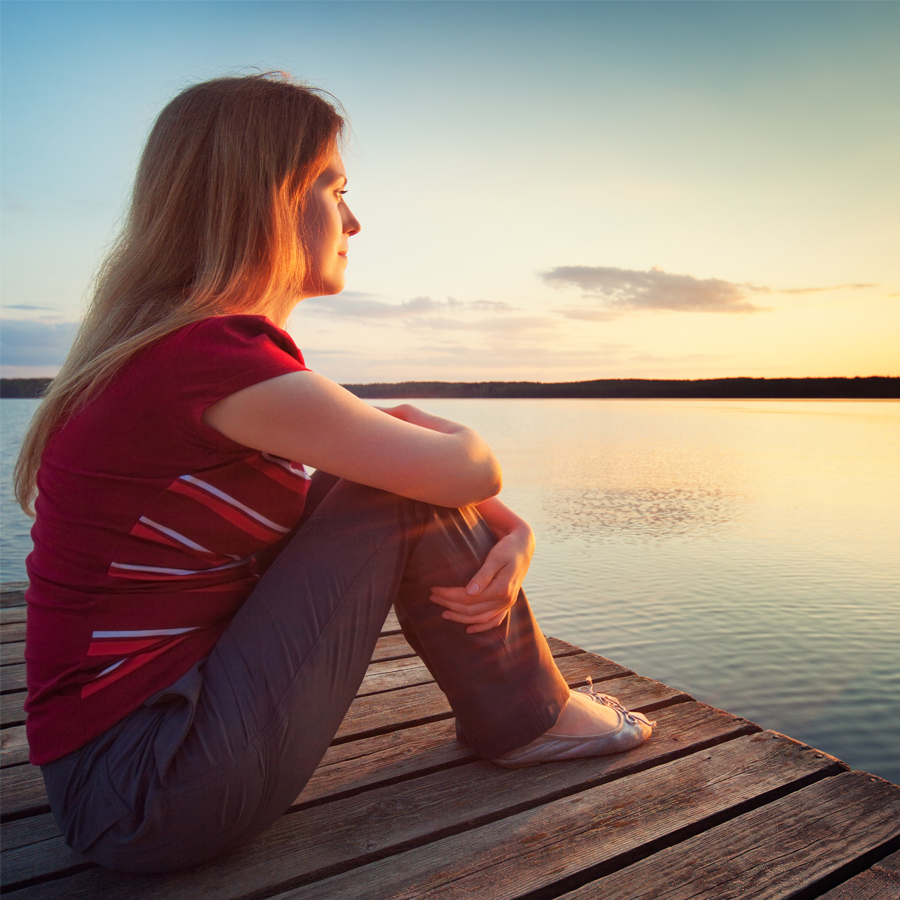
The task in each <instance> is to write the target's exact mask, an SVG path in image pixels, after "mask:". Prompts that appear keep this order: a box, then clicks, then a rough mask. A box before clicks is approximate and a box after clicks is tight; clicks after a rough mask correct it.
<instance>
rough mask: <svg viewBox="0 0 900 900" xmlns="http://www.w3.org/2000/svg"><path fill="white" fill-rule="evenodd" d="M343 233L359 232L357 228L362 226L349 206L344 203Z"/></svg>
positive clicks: (352, 233)
mask: <svg viewBox="0 0 900 900" xmlns="http://www.w3.org/2000/svg"><path fill="white" fill-rule="evenodd" d="M344 210H345V212H344V217H343V218H344V234H347V235H351V236H352V235H354V234H359V230H360V229H361V228H362V225H360V224H359V219H357V218H356V216H354V215H353V213H352V212H350V207H349V206H347V205H346V204H344Z"/></svg>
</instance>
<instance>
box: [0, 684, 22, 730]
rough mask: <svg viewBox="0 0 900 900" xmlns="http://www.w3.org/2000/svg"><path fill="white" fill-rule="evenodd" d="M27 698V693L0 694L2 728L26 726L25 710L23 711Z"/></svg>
mask: <svg viewBox="0 0 900 900" xmlns="http://www.w3.org/2000/svg"><path fill="white" fill-rule="evenodd" d="M26 696H27V694H26V693H25V691H12V692H10V693H8V694H0V727H2V728H7V727H8V726H10V725H24V724H25V710H24V709H22V705H23V704H24V703H25V697H26Z"/></svg>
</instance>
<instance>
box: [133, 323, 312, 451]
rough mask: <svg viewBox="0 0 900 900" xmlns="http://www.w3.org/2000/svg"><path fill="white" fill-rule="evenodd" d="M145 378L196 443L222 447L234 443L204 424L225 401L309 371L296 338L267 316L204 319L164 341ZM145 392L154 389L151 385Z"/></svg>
mask: <svg viewBox="0 0 900 900" xmlns="http://www.w3.org/2000/svg"><path fill="white" fill-rule="evenodd" d="M140 368H141V370H142V372H143V375H144V379H148V378H150V379H154V380H156V381H157V385H158V392H159V393H158V396H161V397H163V398H165V405H166V406H168V407H169V408H170V409H171V410H172V412H175V413H176V415H174V416H173V417H172V418H171V419H170V420H169V421H170V422H171V424H172V425H175V423H178V425H177V426H176V427H179V426H180V427H181V428H183V429H185V431H184V432H183V434H182V436H183V437H185V438H188V439H189V440H191V441H192V442H199V443H202V444H205V445H207V446H211V447H217V448H221V447H223V446H230V445H231V444H232V442H231V441H229V440H228V439H227V438H225V437H224V435H221V434H219V433H218V432H217V431H215V430H214V429H212V428H209V427H208V426H207V425H205V424H204V423H203V421H202V416H203V413H204V411H205V410H206V409H207V408H208V407H210V406H212V405H213V404H214V403H217V402H218V401H219V400H222V399H224V398H225V397H228V396H230V395H231V394H234V393H236V392H237V391H240V390H243V389H244V388H247V387H250V386H251V385H254V384H259V383H260V382H263V381H268V380H269V379H271V378H277V377H278V376H280V375H286V374H288V373H290V372H302V371H305V370H306V369H307V366H306V364H305V363H304V361H303V354H302V353H301V352H300V350H299V348H298V347H297V345H296V344H295V343H294V341H293V340H292V338H291V336H290V335H289V334H288V333H287V332H286V331H283V330H282V329H280V328H278V327H277V326H276V325H274V324H273V323H272V322H270V321H269V320H268V319H267V318H266V317H265V316H246V315H239V316H216V317H214V318H209V319H203V320H202V321H200V322H197V323H195V324H193V325H188V326H187V327H185V328H183V329H181V330H180V331H178V332H176V333H175V334H174V335H172V336H170V337H169V338H167V339H165V340H164V341H162V342H160V344H158V345H156V346H155V347H154V348H152V349H151V350H150V351H149V352H148V355H147V357H146V358H145V359H144V360H142V365H141V366H140ZM143 387H144V390H145V391H146V390H148V389H149V385H147V384H146V383H145V385H144V386H143Z"/></svg>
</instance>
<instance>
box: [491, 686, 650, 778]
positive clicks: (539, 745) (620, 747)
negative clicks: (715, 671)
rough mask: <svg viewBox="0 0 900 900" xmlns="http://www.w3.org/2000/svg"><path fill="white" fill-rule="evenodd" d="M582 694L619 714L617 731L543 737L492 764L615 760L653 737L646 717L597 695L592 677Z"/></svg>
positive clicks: (513, 765)
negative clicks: (619, 755) (589, 759)
mask: <svg viewBox="0 0 900 900" xmlns="http://www.w3.org/2000/svg"><path fill="white" fill-rule="evenodd" d="M578 691H579V693H582V694H587V695H588V696H589V697H590V698H591V700H593V701H594V702H595V703H599V704H601V705H602V706H608V707H609V708H610V709H614V710H615V711H616V712H617V713H618V714H619V722H618V724H617V725H616V727H615V728H612V729H611V730H609V731H605V732H603V733H602V734H589V735H575V734H542V735H541V736H540V737H538V738H535V739H534V740H533V741H532V742H531V743H530V744H526V745H525V746H524V747H519V748H518V749H517V750H510V752H509V753H504V754H503V756H498V757H497V758H496V759H494V760H492V762H495V763H496V764H497V765H498V766H503V767H504V768H507V769H520V768H524V767H525V766H536V765H538V763H544V762H557V761H559V760H564V759H584V758H585V757H590V756H611V755H612V754H614V753H623V752H624V751H625V750H631V749H633V748H634V747H637V746H639V745H640V744H643V743H644V741H646V740H647V738H648V737H650V734H651V732H652V731H653V726H654V725H656V722H651V721H650V720H649V719H648V718H647V717H646V716H645V715H643V714H642V713H639V712H631V711H629V710H627V709H625V707H624V706H622V704H621V703H619V701H618V700H617V699H616V698H615V697H610V696H609V694H597V693H595V692H594V683H593V681H592V680H591V678H590V677H588V685H587V687H583V688H578Z"/></svg>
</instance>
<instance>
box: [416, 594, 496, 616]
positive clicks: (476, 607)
mask: <svg viewBox="0 0 900 900" xmlns="http://www.w3.org/2000/svg"><path fill="white" fill-rule="evenodd" d="M430 599H431V602H432V603H437V604H438V606H443V607H444V609H446V610H448V611H449V612H454V613H459V614H460V615H461V616H478V615H481V614H482V613H484V612H489V611H494V612H496V611H497V610H498V609H508V608H509V606H511V604H510V602H509V601H508V599H507V598H506V597H496V598H493V599H484V600H482V601H481V602H480V603H456V602H454V601H453V600H445V599H442V598H439V597H434V596H432V597H431V598H430Z"/></svg>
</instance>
